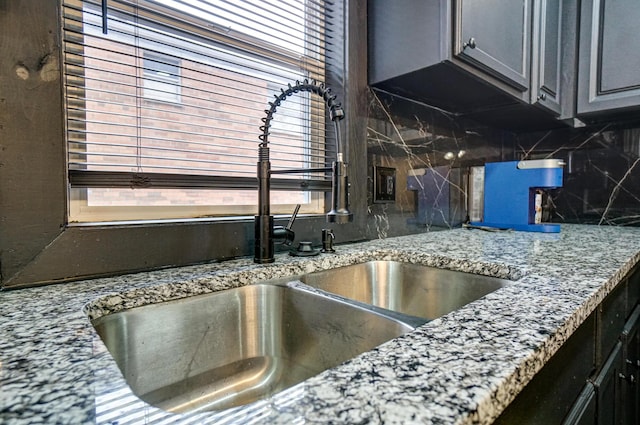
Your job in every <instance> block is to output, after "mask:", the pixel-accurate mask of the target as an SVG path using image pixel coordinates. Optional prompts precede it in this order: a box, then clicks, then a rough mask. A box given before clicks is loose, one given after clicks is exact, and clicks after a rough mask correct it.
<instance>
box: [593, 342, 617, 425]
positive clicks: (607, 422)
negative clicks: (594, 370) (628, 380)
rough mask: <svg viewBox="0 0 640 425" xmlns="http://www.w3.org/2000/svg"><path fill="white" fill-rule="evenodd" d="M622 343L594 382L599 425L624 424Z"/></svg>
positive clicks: (615, 349) (615, 348)
mask: <svg viewBox="0 0 640 425" xmlns="http://www.w3.org/2000/svg"><path fill="white" fill-rule="evenodd" d="M621 374H622V343H620V342H618V343H617V344H616V345H615V347H614V348H613V351H612V352H611V354H610V355H609V357H608V358H607V361H606V362H605V363H604V365H603V366H602V369H601V370H600V373H599V374H598V376H596V378H595V379H594V381H593V385H594V386H595V388H596V398H597V416H598V425H618V424H622V380H621V379H620V375H621Z"/></svg>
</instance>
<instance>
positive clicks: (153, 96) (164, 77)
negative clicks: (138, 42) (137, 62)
mask: <svg viewBox="0 0 640 425" xmlns="http://www.w3.org/2000/svg"><path fill="white" fill-rule="evenodd" d="M142 88H143V91H142V95H143V96H144V98H145V99H149V100H158V101H163V102H173V103H179V102H180V61H179V60H178V59H174V58H172V57H169V56H163V55H158V54H153V53H147V52H145V53H144V62H143V80H142Z"/></svg>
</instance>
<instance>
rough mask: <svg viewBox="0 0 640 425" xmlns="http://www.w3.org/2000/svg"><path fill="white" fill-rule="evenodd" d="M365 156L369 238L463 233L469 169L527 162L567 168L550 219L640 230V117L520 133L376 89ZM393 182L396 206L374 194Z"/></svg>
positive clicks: (549, 207)
mask: <svg viewBox="0 0 640 425" xmlns="http://www.w3.org/2000/svg"><path fill="white" fill-rule="evenodd" d="M367 156H368V159H367V161H368V170H369V188H368V194H369V202H368V205H369V211H368V213H369V220H368V223H369V224H368V229H367V230H368V236H369V237H371V238H376V237H379V238H384V237H388V236H396V235H404V234H411V233H420V232H425V231H432V230H439V229H447V228H453V227H459V226H460V225H461V223H462V222H464V221H465V220H466V219H467V202H466V199H467V193H468V192H467V182H468V173H469V167H472V166H477V165H483V164H484V163H486V162H496V161H512V160H520V159H543V158H557V159H563V160H564V161H565V162H566V165H565V168H564V179H563V187H561V188H558V189H554V190H550V191H548V197H545V204H546V209H545V212H546V213H545V218H546V219H547V220H548V221H552V222H556V223H588V224H608V225H636V226H637V225H640V164H638V163H639V162H640V120H639V121H637V122H635V123H634V122H629V121H626V122H609V123H603V124H599V125H592V126H588V127H584V128H581V129H570V128H562V127H560V128H558V129H554V130H548V131H541V132H534V133H520V134H515V133H511V132H507V131H501V130H498V129H493V128H490V127H488V126H486V125H483V124H480V123H477V122H474V121H471V120H468V119H465V118H463V117H460V116H456V115H454V114H451V113H449V112H446V111H443V110H440V109H438V108H434V107H431V106H428V105H425V104H422V103H418V102H414V101H411V100H408V99H404V98H401V97H397V96H394V95H390V94H388V93H385V92H382V91H378V90H371V91H370V92H369V118H368V128H367ZM376 169H379V170H378V171H379V172H378V173H377V172H376ZM381 178H382V179H386V180H387V183H386V185H384V182H383V185H384V187H382V186H381V184H380V179H381ZM389 179H391V180H392V181H391V182H389V181H388V180H389ZM389 186H393V188H395V200H394V201H390V200H389V199H388V198H389V196H387V197H385V196H380V195H376V193H379V192H380V188H381V187H382V189H383V192H385V193H386V191H387V190H388V189H389Z"/></svg>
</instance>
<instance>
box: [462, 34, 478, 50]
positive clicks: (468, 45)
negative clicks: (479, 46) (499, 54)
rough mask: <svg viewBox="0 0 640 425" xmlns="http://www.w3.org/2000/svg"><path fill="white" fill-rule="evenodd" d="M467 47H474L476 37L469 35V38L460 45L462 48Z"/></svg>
mask: <svg viewBox="0 0 640 425" xmlns="http://www.w3.org/2000/svg"><path fill="white" fill-rule="evenodd" d="M467 47H469V48H471V49H475V48H476V39H475V38H473V37H471V38H470V39H469V41H467V42H465V43H464V44H463V45H462V50H464V49H466V48H467Z"/></svg>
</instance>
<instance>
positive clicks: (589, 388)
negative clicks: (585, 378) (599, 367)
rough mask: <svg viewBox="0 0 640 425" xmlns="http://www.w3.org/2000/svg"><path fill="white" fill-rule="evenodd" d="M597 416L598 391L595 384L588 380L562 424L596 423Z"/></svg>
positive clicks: (591, 424) (592, 424)
mask: <svg viewBox="0 0 640 425" xmlns="http://www.w3.org/2000/svg"><path fill="white" fill-rule="evenodd" d="M596 417H597V415H596V393H595V390H594V387H593V384H592V383H591V382H587V384H586V385H585V386H584V389H583V390H582V392H581V393H580V397H578V400H576V402H575V403H574V404H573V408H572V409H571V411H570V412H569V414H568V415H567V417H566V418H564V420H563V421H562V425H596Z"/></svg>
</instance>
